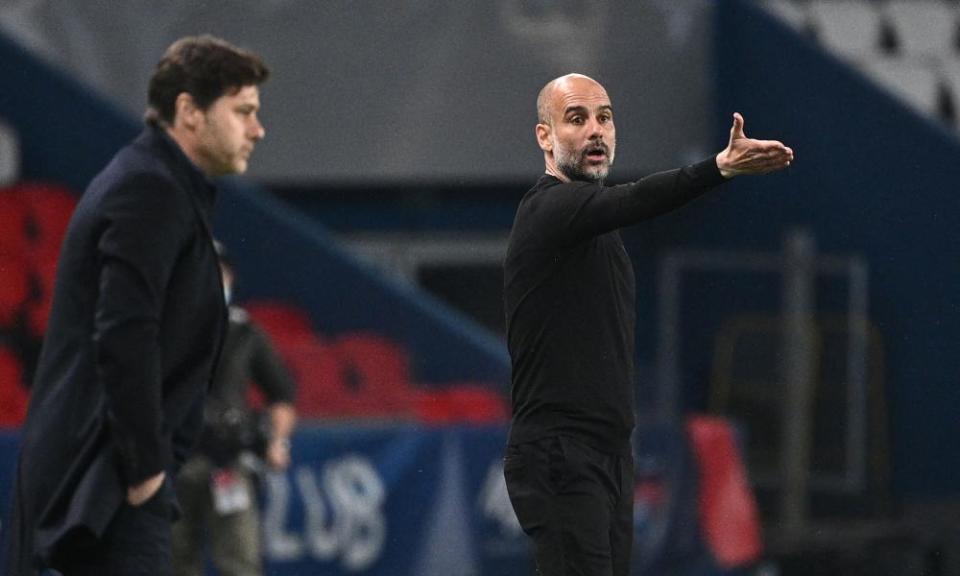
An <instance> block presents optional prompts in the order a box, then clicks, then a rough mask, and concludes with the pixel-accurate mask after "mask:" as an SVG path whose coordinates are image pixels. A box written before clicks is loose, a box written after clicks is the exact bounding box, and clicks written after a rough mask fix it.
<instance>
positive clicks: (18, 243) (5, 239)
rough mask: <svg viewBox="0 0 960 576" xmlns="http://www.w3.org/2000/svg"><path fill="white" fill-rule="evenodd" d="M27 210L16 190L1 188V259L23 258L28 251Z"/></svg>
mask: <svg viewBox="0 0 960 576" xmlns="http://www.w3.org/2000/svg"><path fill="white" fill-rule="evenodd" d="M28 243H29V236H28V235H27V208H26V206H25V205H24V203H23V202H22V201H21V199H20V194H19V193H18V192H17V191H16V189H15V188H12V187H8V188H0V257H2V256H16V257H22V256H23V255H24V254H25V253H26V252H27V249H28Z"/></svg>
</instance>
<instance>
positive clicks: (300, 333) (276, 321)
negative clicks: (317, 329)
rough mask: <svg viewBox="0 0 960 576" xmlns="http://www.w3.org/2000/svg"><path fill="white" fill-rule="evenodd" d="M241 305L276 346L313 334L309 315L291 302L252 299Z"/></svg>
mask: <svg viewBox="0 0 960 576" xmlns="http://www.w3.org/2000/svg"><path fill="white" fill-rule="evenodd" d="M243 307H244V309H245V310H246V311H247V312H249V313H250V316H251V317H253V320H254V321H255V322H256V323H257V325H258V326H260V327H261V328H263V329H264V331H266V333H267V335H268V336H270V338H271V340H273V342H274V344H276V345H277V347H278V348H283V346H284V345H285V344H286V343H287V342H296V341H300V340H302V339H303V338H311V337H313V335H314V332H313V325H312V322H311V321H310V315H309V314H307V312H305V311H304V310H303V309H301V308H299V307H297V306H295V305H293V304H288V303H286V302H276V301H271V300H253V301H250V302H246V303H244V305H243Z"/></svg>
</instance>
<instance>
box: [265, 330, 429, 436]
mask: <svg viewBox="0 0 960 576" xmlns="http://www.w3.org/2000/svg"><path fill="white" fill-rule="evenodd" d="M281 354H282V355H283V357H284V360H285V361H286V362H287V364H288V366H289V367H290V370H291V372H292V374H293V376H294V378H295V379H296V381H297V384H298V390H297V410H298V412H300V414H301V415H302V416H303V417H304V418H320V419H343V418H351V419H357V418H362V419H381V420H396V419H403V420H406V419H410V418H412V417H413V416H414V407H415V396H414V391H413V389H412V387H411V386H410V382H409V360H408V359H407V356H406V352H405V351H404V350H403V348H402V347H401V346H399V345H397V344H395V343H393V342H389V341H387V340H386V339H384V338H382V337H380V336H376V335H368V334H361V333H353V334H348V335H346V336H344V337H342V338H340V339H338V340H336V341H328V342H322V341H320V340H319V339H317V338H315V337H311V336H304V337H300V338H296V339H291V340H290V341H289V342H288V343H287V344H286V345H285V346H284V347H283V348H282V349H281Z"/></svg>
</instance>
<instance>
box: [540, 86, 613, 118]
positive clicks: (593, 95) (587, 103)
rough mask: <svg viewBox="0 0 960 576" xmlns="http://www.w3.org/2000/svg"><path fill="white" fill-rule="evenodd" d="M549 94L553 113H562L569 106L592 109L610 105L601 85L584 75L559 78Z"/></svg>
mask: <svg viewBox="0 0 960 576" xmlns="http://www.w3.org/2000/svg"><path fill="white" fill-rule="evenodd" d="M551 96H552V97H551V109H552V112H553V114H563V113H564V112H565V111H566V110H568V109H570V108H578V107H579V108H586V109H587V110H590V111H593V110H597V109H600V108H603V107H609V106H610V97H609V96H608V95H607V91H606V90H604V88H603V86H601V85H600V84H599V83H597V82H596V81H595V80H592V79H590V78H586V77H572V78H564V79H561V80H560V81H558V82H557V83H556V84H555V85H554V87H553V93H552V95H551Z"/></svg>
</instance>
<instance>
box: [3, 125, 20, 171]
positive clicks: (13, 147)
mask: <svg viewBox="0 0 960 576" xmlns="http://www.w3.org/2000/svg"><path fill="white" fill-rule="evenodd" d="M19 179H20V139H19V138H18V137H17V133H16V131H15V130H14V129H13V127H12V126H10V125H9V124H7V123H6V122H4V121H3V120H0V186H9V185H11V184H13V183H14V182H16V181H17V180H19Z"/></svg>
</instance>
